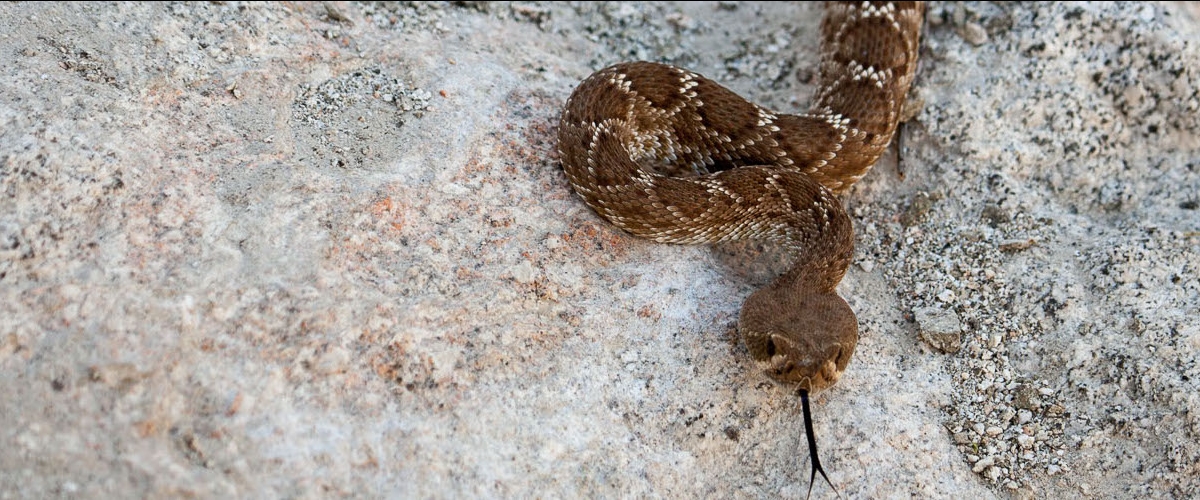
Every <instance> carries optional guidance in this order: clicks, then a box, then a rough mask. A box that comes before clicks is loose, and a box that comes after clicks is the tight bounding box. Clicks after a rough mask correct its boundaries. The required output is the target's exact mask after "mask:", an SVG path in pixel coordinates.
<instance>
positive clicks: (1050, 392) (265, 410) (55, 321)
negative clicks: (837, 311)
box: [0, 2, 1200, 498]
mask: <svg viewBox="0 0 1200 500" xmlns="http://www.w3.org/2000/svg"><path fill="white" fill-rule="evenodd" d="M1189 9H1191V10H1189ZM1196 14H1197V12H1196V10H1195V9H1194V8H1190V7H1184V6H1182V4H1165V5H1159V4H1104V5H1090V4H1089V5H1075V4H1033V5H1030V4H975V3H953V4H940V3H935V4H932V5H930V8H929V12H928V15H927V19H928V23H927V27H926V29H927V31H926V37H925V47H924V49H923V51H922V57H923V62H922V67H921V70H920V72H919V74H918V78H917V83H916V89H915V91H914V95H915V97H916V99H915V100H917V101H923V102H924V105H923V107H921V108H920V109H918V110H915V115H914V117H913V118H912V120H911V121H909V122H908V123H907V124H906V125H905V126H904V127H902V130H901V134H900V137H899V141H898V142H899V146H898V147H897V148H896V149H895V150H894V152H893V153H892V154H890V155H889V156H888V157H885V160H884V161H882V162H881V163H880V164H879V165H878V166H877V168H876V170H875V171H873V172H872V173H871V174H869V175H868V176H867V177H866V179H864V181H863V182H862V183H860V185H859V186H857V187H856V188H855V189H854V190H853V191H852V192H851V193H849V195H847V197H846V200H847V203H848V204H849V206H850V209H851V213H852V214H853V215H854V218H855V225H856V230H857V241H858V249H857V252H858V254H857V256H856V263H857V265H856V266H853V267H852V268H851V271H850V273H849V274H848V275H847V277H846V279H845V280H844V281H843V283H842V286H841V289H840V290H841V292H842V294H843V295H844V296H846V297H847V298H848V300H849V302H850V303H851V306H852V307H854V308H855V310H856V312H857V314H858V317H859V320H860V327H861V331H862V340H861V342H860V344H859V348H858V350H857V351H856V353H855V358H854V361H853V362H852V364H851V366H850V369H849V370H848V371H847V374H846V376H845V378H843V379H842V381H841V382H840V383H839V385H838V386H837V387H835V388H834V389H833V390H830V391H828V392H827V393H826V394H824V395H822V397H820V398H818V399H817V400H816V406H815V408H814V410H815V417H816V430H817V432H818V436H819V440H820V441H819V442H820V445H821V452H822V455H823V462H824V466H825V468H826V470H828V471H829V472H830V476H831V478H832V479H833V480H834V482H835V484H837V486H838V488H839V489H840V490H841V491H842V493H843V494H844V495H847V496H850V497H872V498H875V497H880V498H884V497H896V498H909V497H912V496H916V497H954V498H986V497H992V496H1015V497H1022V498H1035V497H1037V498H1056V497H1063V496H1066V497H1096V498H1110V497H1143V496H1145V497H1157V498H1170V497H1183V496H1185V495H1187V494H1188V492H1194V491H1196V490H1197V489H1200V465H1197V464H1200V444H1197V443H1200V390H1198V389H1200V387H1198V385H1200V365H1198V364H1197V361H1196V359H1197V351H1200V322H1197V320H1196V318H1197V316H1200V280H1198V279H1197V275H1198V274H1200V212H1198V210H1200V194H1198V193H1200V160H1198V158H1200V94H1198V90H1197V89H1198V88H1200V47H1198V46H1197V45H1198V44H1197V42H1196V40H1200V30H1198V29H1197V26H1198V24H1197V23H1198V21H1197V17H1196ZM819 15H820V13H819V12H818V7H817V6H815V5H807V4H780V3H771V4H750V3H738V2H721V3H718V4H684V3H678V4H676V3H665V4H653V5H643V4H635V3H619V4H579V5H568V4H540V3H512V4H510V3H503V2H458V3H451V4H407V3H402V4H387V5H376V4H351V3H330V4H240V3H235V2H225V3H206V4H171V5H161V4H152V5H144V4H119V5H111V4H45V3H40V4H4V5H2V6H0V60H3V61H5V62H4V64H3V65H0V192H2V193H3V196H2V197H0V397H2V398H3V401H4V404H3V405H2V406H0V448H2V450H3V451H0V496H3V497H29V498H42V497H48V496H49V497H52V496H79V497H93V498H94V497H142V496H149V497H167V496H170V497H174V496H185V495H194V496H200V497H227V496H230V495H239V496H246V497H264V496H265V497H280V496H299V497H308V496H313V497H316V496H320V497H326V496H334V495H341V494H358V495H363V496H391V497H425V496H435V497H437V496H448V497H457V496H463V495H470V496H522V497H527V496H534V495H538V496H550V497H556V496H576V495H589V496H606V497H617V496H622V497H632V496H646V495H655V496H667V497H689V496H695V495H708V496H720V497H729V496H733V497H760V496H761V497H766V496H770V497H774V496H783V497H797V496H803V495H804V493H805V490H806V488H807V486H808V464H807V463H806V460H807V459H806V458H805V455H806V453H805V448H804V446H805V445H804V441H803V428H802V427H803V426H802V425H801V423H800V409H799V404H798V401H797V400H796V398H795V397H794V396H793V395H792V394H791V392H790V391H788V390H787V388H784V387H779V386H776V385H774V384H772V383H770V382H768V381H767V380H766V379H765V377H763V376H762V375H760V374H758V373H754V372H752V371H751V369H750V367H751V365H750V363H749V362H748V360H747V356H746V352H745V348H744V347H743V346H742V345H740V343H739V341H738V338H737V335H736V332H735V331H734V325H735V322H736V313H737V310H738V307H739V306H740V303H741V301H742V300H743V298H744V297H745V296H746V295H747V294H748V293H750V291H752V290H754V289H756V288H757V287H759V286H761V285H762V284H763V283H765V282H766V281H767V280H769V279H770V278H771V276H772V273H774V272H778V271H780V270H781V269H780V266H781V265H780V263H778V262H776V257H777V256H778V255H777V253H775V252H773V250H772V249H770V248H759V247H757V246H754V245H744V246H739V247H722V248H707V247H690V248H689V247H670V246H663V245H658V244H654V243H651V242H647V241H642V240H638V239H635V238H632V237H629V236H626V235H624V234H622V233H619V232H617V231H615V230H614V229H612V228H611V227H609V226H608V225H606V224H605V223H603V222H602V221H600V220H599V219H598V218H597V217H596V216H595V215H594V214H592V213H591V212H590V211H589V210H588V209H587V208H586V207H585V206H584V205H583V203H582V202H580V201H579V200H578V199H577V198H576V197H575V196H574V195H573V194H572V193H571V192H570V190H569V189H568V187H567V184H566V180H565V178H564V176H563V173H562V171H561V169H560V168H559V165H558V160H557V158H556V153H555V148H554V143H553V137H554V136H555V134H554V129H555V126H556V123H557V118H558V113H559V110H560V108H561V106H562V103H563V101H564V100H565V99H566V97H567V96H568V95H570V92H571V89H572V88H573V86H574V85H575V84H576V83H577V82H578V81H579V80H581V79H582V78H584V77H585V76H587V75H588V74H589V73H590V72H591V71H593V70H594V69H597V68H599V67H602V66H605V65H608V64H611V63H614V62H617V61H622V60H633V59H649V60H658V61H664V62H671V63H676V64H681V65H685V66H687V67H689V68H690V69H693V70H695V71H698V72H700V73H702V74H704V75H706V76H709V77H711V78H714V79H717V80H718V81H721V82H723V83H725V84H726V85H728V86H729V87H731V88H733V89H735V90H737V91H739V92H742V93H743V94H744V95H746V96H748V97H750V98H751V99H753V100H756V101H757V102H759V103H761V104H763V105H766V106H769V107H773V108H776V109H780V110H795V109H801V108H803V105H804V104H805V103H806V102H807V100H808V97H809V95H810V94H811V92H812V84H813V78H814V75H815V70H814V67H813V64H814V63H815V61H816V50H815V47H816V44H817V40H816V38H815V36H816V26H817V22H818V19H819ZM930 306H936V307H938V308H940V309H945V310H952V311H953V312H954V313H955V314H956V315H957V316H958V317H959V318H961V320H962V322H963V324H964V329H965V331H964V333H963V344H962V348H961V350H959V351H958V352H957V353H954V354H941V353H936V352H934V351H931V350H930V349H928V348H927V347H926V345H925V344H924V343H922V342H921V341H920V340H919V338H918V335H917V327H916V324H915V322H914V317H913V313H914V311H916V310H918V309H921V308H924V307H930ZM823 488H827V487H824V486H823V485H817V487H816V492H815V493H816V494H819V495H828V494H829V493H830V492H829V491H828V490H827V489H823Z"/></svg>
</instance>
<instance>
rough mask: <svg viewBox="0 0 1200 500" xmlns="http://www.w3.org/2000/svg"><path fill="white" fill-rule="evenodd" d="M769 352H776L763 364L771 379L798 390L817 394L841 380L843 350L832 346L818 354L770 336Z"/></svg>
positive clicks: (780, 337)
mask: <svg viewBox="0 0 1200 500" xmlns="http://www.w3.org/2000/svg"><path fill="white" fill-rule="evenodd" d="M767 345H768V350H769V351H774V353H773V354H772V355H771V356H770V358H768V359H766V360H765V361H764V362H761V363H760V366H761V368H762V371H763V373H764V374H766V375H767V376H768V377H770V378H772V379H774V380H776V381H778V382H780V383H783V384H786V385H795V386H796V387H797V388H799V389H802V390H805V391H808V392H809V393H811V394H817V393H820V392H821V391H824V390H825V389H827V388H829V387H830V386H832V385H834V384H836V383H837V381H838V380H839V379H841V378H842V373H843V371H844V367H845V364H842V365H841V368H839V361H842V357H843V349H842V348H841V347H840V346H833V347H831V348H830V349H828V350H827V351H826V352H820V353H815V355H814V352H813V351H812V350H811V347H810V348H807V349H806V348H801V347H800V346H797V345H796V344H795V343H794V342H791V341H789V340H788V338H787V337H785V336H783V335H779V334H773V335H771V338H770V340H769V341H768V343H767Z"/></svg>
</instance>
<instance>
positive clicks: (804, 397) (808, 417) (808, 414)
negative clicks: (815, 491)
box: [800, 389, 842, 498]
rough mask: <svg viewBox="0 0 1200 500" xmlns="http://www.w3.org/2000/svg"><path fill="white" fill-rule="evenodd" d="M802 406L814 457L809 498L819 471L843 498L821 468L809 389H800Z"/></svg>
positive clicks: (806, 433)
mask: <svg viewBox="0 0 1200 500" xmlns="http://www.w3.org/2000/svg"><path fill="white" fill-rule="evenodd" d="M800 406H802V407H803V408H804V434H805V435H806V436H808V456H809V458H811V459H812V474H810V475H809V476H808V498H812V487H813V482H814V481H815V480H816V479H817V473H818V472H820V473H821V477H823V478H825V482H826V483H828V484H829V487H830V488H833V493H834V494H835V495H837V497H838V498H842V494H841V493H838V490H837V488H834V487H833V482H832V481H830V480H829V476H826V475H825V469H823V468H821V459H820V457H818V456H817V436H816V435H815V434H813V425H812V410H809V409H808V390H807V389H800Z"/></svg>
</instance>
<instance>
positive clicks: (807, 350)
mask: <svg viewBox="0 0 1200 500" xmlns="http://www.w3.org/2000/svg"><path fill="white" fill-rule="evenodd" d="M923 10H924V7H923V5H922V3H921V2H830V3H828V4H827V5H826V13H825V17H824V19H823V21H822V23H821V59H820V77H819V80H818V81H819V83H818V89H817V92H816V95H815V97H814V100H813V103H812V105H811V107H810V108H809V110H808V112H807V113H805V114H799V115H786V114H779V113H775V112H772V111H768V110H766V109H763V108H761V107H759V106H757V105H755V104H753V103H751V102H748V101H746V100H745V99H742V98H741V97H739V96H738V95H736V94H734V93H733V92H731V91H730V90H728V89H726V88H724V87H722V86H720V85H718V84H716V83H714V82H713V81H711V80H708V79H706V78H704V77H702V76H700V75H697V74H695V73H692V72H690V71H687V70H684V69H680V68H676V67H673V66H667V65H662V64H655V63H648V62H633V63H622V64H617V65H615V66H611V67H608V68H605V69H602V70H600V71H597V72H596V73H595V74H593V75H591V76H590V77H588V78H587V79H586V80H584V81H583V82H582V83H580V84H579V87H577V88H576V89H575V92H574V93H573V94H572V95H571V98H570V99H569V100H568V101H567V104H566V107H565V109H564V111H563V114H562V120H561V123H560V126H559V152H560V154H561V157H562V164H563V169H564V170H565V171H566V174H567V177H568V179H569V180H570V182H571V185H572V186H573V187H574V189H575V192H576V193H578V194H579V195H580V196H581V197H582V198H583V199H584V201H585V202H587V204H588V205H589V206H590V207H592V209H593V210H595V211H596V213H598V214H600V216H601V217H604V218H605V219H607V220H608V221H609V222H611V223H612V224H614V225H616V226H617V227H619V228H621V229H624V230H625V231H628V232H630V233H632V234H635V235H638V236H643V237H646V238H650V239H653V240H655V241H659V242H663V243H682V244H692V243H713V242H721V241H729V240H736V239H744V238H762V239H768V240H772V241H775V242H778V243H779V244H782V245H784V246H786V247H787V249H788V250H789V254H791V255H792V256H794V260H793V262H794V263H793V264H792V267H791V268H790V269H789V270H788V271H787V272H785V273H784V274H783V275H782V276H780V277H778V278H777V279H776V280H775V281H774V282H772V283H771V284H770V285H768V286H766V287H764V288H762V289H761V290H758V291H756V292H755V293H753V294H752V295H751V296H750V297H749V298H748V299H747V300H746V302H745V303H744V304H743V306H742V310H741V315H740V318H739V321H738V330H739V331H740V332H741V335H742V338H743V340H744V341H745V343H746V347H747V349H748V350H749V352H750V355H751V357H752V358H753V359H754V360H755V362H756V363H757V365H758V366H760V367H761V369H762V370H763V371H764V372H765V373H766V374H767V375H768V376H770V377H771V378H773V379H775V380H777V381H780V382H783V383H788V384H794V385H796V386H797V388H798V389H799V390H800V391H801V394H802V395H803V396H805V397H804V401H805V410H807V395H808V394H809V393H817V392H820V391H822V390H824V389H826V388H828V387H829V386H831V385H833V384H834V383H835V382H837V380H838V379H839V378H840V377H841V375H842V373H843V372H844V370H845V369H846V365H847V364H848V363H849V362H850V357H851V355H852V354H853V352H854V347H855V345H856V344H857V342H858V325H857V320H856V318H855V316H854V313H853V312H852V311H851V310H850V307H849V305H847V304H846V302H845V300H843V299H842V298H841V297H840V296H838V295H837V293H836V291H835V287H836V286H837V284H838V282H840V281H841V279H842V276H843V275H844V274H845V272H846V268H847V267H848V266H849V264H850V261H851V259H852V257H853V254H854V234H853V229H852V227H851V223H850V218H849V216H848V215H847V214H846V212H845V209H844V208H843V207H842V205H841V203H840V202H839V201H838V198H837V195H838V194H842V193H844V192H846V191H847V190H848V189H849V188H850V187H851V186H852V185H853V184H854V183H855V182H856V181H858V180H859V179H860V178H862V176H863V175H864V174H866V172H867V171H868V170H869V169H870V168H871V166H872V165H873V164H874V163H875V161H876V160H877V159H878V158H879V156H880V155H881V154H882V153H883V151H884V149H885V148H886V147H887V145H888V143H889V142H891V140H892V136H893V135H894V133H895V131H896V126H897V124H898V122H899V119H900V113H901V108H903V106H904V100H905V96H906V94H907V93H908V89H909V86H910V84H911V83H912V80H913V76H914V74H915V73H916V68H917V49H918V38H919V34H920V27H921V22H922V17H923ZM806 414H807V411H806ZM806 420H807V415H806ZM806 423H807V422H806ZM809 436H810V439H809V442H810V445H812V446H810V451H812V452H813V458H814V464H813V465H814V474H815V472H816V471H817V470H818V469H819V464H818V463H817V462H816V460H815V458H816V455H815V444H814V443H813V441H812V437H811V431H810V432H809ZM822 475H824V472H823V471H822ZM810 488H811V483H810Z"/></svg>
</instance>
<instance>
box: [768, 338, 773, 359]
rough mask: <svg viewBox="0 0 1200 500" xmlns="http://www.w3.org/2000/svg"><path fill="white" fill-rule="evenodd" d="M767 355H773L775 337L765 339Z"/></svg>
mask: <svg viewBox="0 0 1200 500" xmlns="http://www.w3.org/2000/svg"><path fill="white" fill-rule="evenodd" d="M767 356H768V357H774V356H775V339H767Z"/></svg>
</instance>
